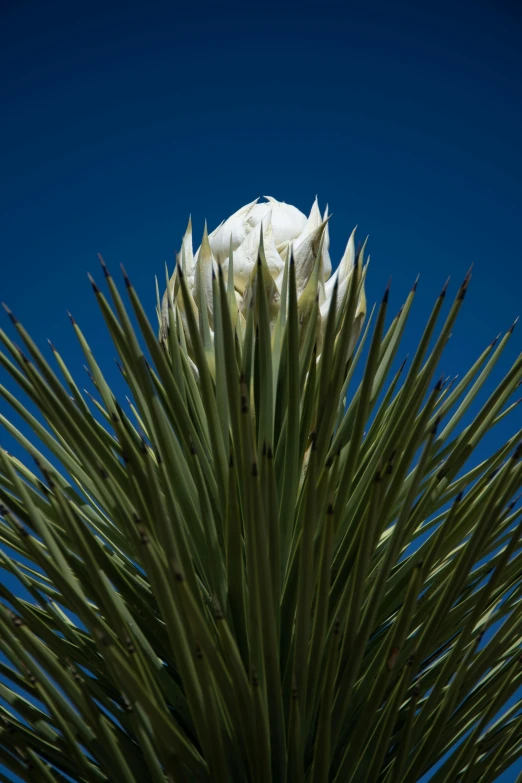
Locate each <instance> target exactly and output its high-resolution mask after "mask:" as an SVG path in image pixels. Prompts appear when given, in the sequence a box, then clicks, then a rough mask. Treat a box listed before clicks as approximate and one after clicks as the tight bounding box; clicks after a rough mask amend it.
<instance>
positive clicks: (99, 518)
mask: <svg viewBox="0 0 522 783" xmlns="http://www.w3.org/2000/svg"><path fill="white" fill-rule="evenodd" d="M104 268H105V267H104ZM218 272H219V273H218V274H217V275H216V276H215V278H214V280H213V297H214V301H213V312H214V342H213V345H209V343H208V340H206V326H205V324H204V323H201V324H198V323H197V321H196V317H195V316H194V315H193V310H192V308H191V307H190V306H189V305H190V294H189V291H188V289H187V286H186V283H185V280H184V277H183V274H182V273H180V274H178V277H177V280H178V285H179V292H180V296H181V298H182V301H183V302H184V305H185V313H186V314H187V324H188V329H189V332H190V337H191V344H192V351H191V353H192V359H190V358H189V356H188V353H187V349H186V341H185V337H184V330H183V328H182V325H181V316H180V314H179V310H178V306H179V305H178V302H179V299H178V297H177V296H176V297H175V298H174V297H171V298H170V301H169V312H168V317H169V328H168V330H167V334H166V335H165V336H164V337H162V338H161V339H158V338H157V336H156V333H155V330H154V329H153V327H152V326H151V325H150V323H149V321H148V320H147V317H146V316H145V314H144V311H143V309H142V306H141V305H140V302H139V300H138V296H137V294H136V292H135V290H134V289H133V287H132V286H131V284H130V283H129V281H128V279H126V283H127V292H128V296H129V300H130V304H131V307H132V311H133V315H132V318H133V319H134V318H135V319H136V321H137V324H138V327H137V328H136V329H134V328H133V326H132V320H131V316H130V315H129V313H130V312H131V311H128V310H127V309H126V307H125V305H124V302H123V300H122V298H121V297H120V294H119V293H118V289H117V287H116V285H115V283H114V281H113V279H112V278H111V277H110V275H109V274H108V273H107V272H106V277H107V284H108V288H109V291H110V295H111V297H112V305H110V304H109V301H108V299H107V298H106V297H105V295H104V294H103V293H102V292H101V291H100V290H99V289H98V288H97V287H96V285H95V284H93V287H94V291H95V294H96V298H97V300H98V303H99V305H100V308H101V312H102V315H103V318H104V319H105V323H106V325H107V327H108V330H109V332H110V335H111V337H112V340H113V341H114V345H115V347H116V350H117V352H118V354H119V357H120V360H121V365H122V370H123V373H124V376H125V379H126V382H127V383H128V386H129V390H130V394H131V396H132V414H129V415H127V413H126V412H124V410H123V409H122V407H121V406H120V404H119V402H118V401H117V399H116V397H115V396H114V394H113V393H112V392H111V389H110V388H109V386H108V384H107V382H106V380H105V378H104V376H103V375H102V372H101V370H100V368H99V366H98V364H97V363H96V361H95V359H94V356H93V355H92V353H91V351H90V349H89V346H88V344H87V342H86V340H85V338H84V336H83V334H82V332H81V330H80V327H79V326H78V325H77V324H76V323H75V322H74V321H73V325H74V330H75V332H76V334H77V337H78V339H79V342H80V345H81V348H82V349H83V352H84V354H85V358H86V360H87V363H88V365H89V370H90V373H91V375H92V379H93V381H94V384H95V387H96V392H97V393H96V397H93V398H92V399H91V404H89V401H88V399H86V397H85V396H84V395H83V394H82V392H81V391H80V389H79V388H78V386H77V385H76V383H75V381H74V380H73V378H72V376H71V374H70V372H69V371H68V369H67V367H66V366H65V364H64V362H63V361H62V359H61V358H60V356H59V354H58V353H57V352H56V350H55V349H53V351H54V358H55V360H56V362H57V365H58V369H59V373H58V374H60V373H61V375H62V376H63V379H62V380H60V379H59V377H58V376H57V375H56V374H55V371H54V370H53V369H52V368H51V366H50V365H49V364H48V362H47V360H46V359H45V358H44V356H43V355H42V354H41V352H40V351H39V349H38V348H37V346H36V344H35V343H34V342H33V341H32V340H31V338H30V337H29V335H28V334H27V333H26V331H25V330H24V328H23V326H22V325H21V324H20V323H19V322H17V321H16V319H14V317H13V318H12V320H13V323H14V325H15V329H16V331H17V333H18V338H19V339H20V340H21V343H23V344H24V346H25V347H24V349H23V351H22V350H21V349H19V348H18V347H16V346H15V345H14V344H13V342H12V341H11V340H10V339H9V337H8V336H7V335H6V334H5V333H3V332H2V333H1V334H0V337H1V340H2V342H3V344H4V346H5V348H6V352H5V353H0V361H1V363H2V365H3V367H4V368H5V369H6V370H7V371H8V372H9V373H10V374H11V375H12V376H13V377H14V379H15V380H16V381H17V382H18V384H19V386H20V390H21V391H23V392H24V393H25V394H26V395H28V397H29V398H30V400H31V401H32V403H34V404H35V405H36V406H37V407H38V408H39V410H40V412H41V414H42V417H43V420H44V421H45V424H42V422H41V420H40V419H37V418H35V417H33V415H32V414H31V413H30V412H29V410H28V409H27V408H26V407H24V404H23V403H22V402H21V401H20V399H18V397H15V396H13V395H12V394H11V393H10V392H9V391H8V390H7V389H6V388H3V387H2V388H1V393H2V395H3V396H4V398H5V399H7V400H8V402H9V403H11V404H12V406H13V408H14V409H15V411H16V412H17V413H18V414H19V415H20V416H21V417H22V418H23V419H24V420H25V422H26V423H27V424H28V425H29V426H30V427H31V428H32V430H33V432H34V435H35V442H32V441H29V440H27V439H26V438H25V437H24V436H23V434H22V433H20V432H19V431H17V430H16V428H15V427H14V425H13V424H12V423H10V422H9V421H8V420H6V419H5V418H2V424H3V425H4V426H5V427H6V428H7V430H8V431H9V432H10V434H11V435H12V436H14V437H15V438H17V439H18V441H19V442H20V443H21V444H22V446H23V447H24V448H25V449H26V450H27V453H28V454H29V455H30V456H31V457H33V458H34V460H35V461H36V464H37V468H36V469H35V472H32V471H31V469H30V468H29V467H27V465H25V464H23V463H22V462H20V461H19V460H17V459H16V458H15V457H13V456H11V455H9V454H8V453H6V452H5V451H2V452H1V455H0V499H1V501H2V509H1V514H2V524H1V527H0V540H1V542H2V543H3V544H4V545H5V546H6V547H7V548H8V549H6V550H4V551H3V552H2V554H1V555H0V556H1V564H2V566H3V568H5V569H7V570H8V571H10V572H11V573H12V574H13V575H14V576H16V577H17V578H18V579H19V580H20V583H21V584H22V585H23V587H24V588H25V590H26V591H27V594H30V598H28V599H25V598H22V597H20V596H19V595H17V594H14V593H13V592H11V591H10V590H9V589H8V588H7V587H5V586H3V587H1V588H0V590H1V598H2V600H1V602H0V649H1V652H2V654H3V656H4V659H3V660H2V661H0V675H1V683H0V697H1V700H2V701H1V705H0V720H1V724H0V762H1V763H2V764H4V765H6V766H7V767H8V768H9V769H10V770H12V771H13V772H14V773H15V774H16V775H18V777H19V778H20V779H22V780H26V781H35V780H36V781H65V780H71V779H73V780H74V781H86V782H88V783H98V781H104V780H108V781H111V782H112V783H115V782H116V781H118V782H119V781H124V783H144V782H145V781H153V782H154V783H165V781H167V780H168V781H176V782H177V783H180V781H208V780H212V781H221V782H222V783H225V781H226V782H227V783H228V782H229V781H248V780H252V781H259V783H261V782H262V783H266V782H267V781H270V780H272V781H274V783H276V782H279V781H289V783H290V781H291V783H299V781H305V780H306V781H309V782H310V783H326V781H335V783H345V782H346V781H348V782H355V781H365V782H366V783H368V782H371V781H383V782H384V783H398V782H399V781H406V782H407V783H413V781H417V780H419V779H420V777H421V776H422V775H423V773H425V772H426V771H427V770H429V769H430V768H431V767H432V766H433V765H434V764H435V763H436V762H437V761H438V760H440V759H442V758H443V757H444V756H445V755H446V754H447V753H448V751H450V750H451V749H454V752H453V754H452V755H450V756H449V758H448V759H447V760H446V761H445V763H444V764H443V766H442V767H441V768H440V769H439V771H438V772H437V773H436V775H435V778H434V780H435V781H436V783H439V781H454V780H460V781H465V783H471V782H472V781H477V780H481V781H493V780H494V779H495V778H496V776H497V775H498V774H499V773H500V772H501V771H502V770H504V769H506V768H507V767H508V766H509V765H510V764H512V762H513V761H514V760H515V759H516V758H517V757H518V756H519V755H520V754H521V753H522V715H521V714H520V705H519V703H517V704H515V705H514V706H511V707H509V708H506V707H505V705H506V702H508V701H509V699H510V697H512V695H513V694H514V693H515V692H516V690H517V688H519V686H521V685H522V667H521V666H520V641H521V638H522V611H521V610H520V601H521V594H522V553H521V551H520V532H521V525H522V523H521V521H520V512H519V511H517V510H515V507H514V504H513V497H514V493H515V492H516V491H517V489H518V488H519V487H520V485H521V481H522V473H521V466H520V463H519V459H518V458H519V456H520V452H519V451H517V442H518V439H519V437H520V433H517V434H515V435H514V436H513V437H512V438H511V439H510V440H509V441H508V442H506V443H505V444H504V445H503V446H502V447H501V448H499V449H498V450H497V451H496V452H495V453H492V454H491V455H490V456H489V457H488V458H487V459H486V460H485V461H483V462H482V463H481V464H478V465H475V464H474V463H472V464H471V466H469V467H466V466H467V465H468V461H469V460H470V457H471V456H472V454H473V452H474V449H475V448H476V446H477V444H478V443H479V442H480V440H481V438H482V437H483V435H484V434H485V433H486V432H487V431H488V430H490V429H491V428H492V427H494V425H495V424H496V423H497V422H498V421H499V420H500V419H503V418H504V417H505V416H507V415H508V414H509V412H510V411H511V410H512V408H513V406H514V404H515V403H513V402H512V400H511V395H512V393H513V391H514V389H515V388H516V386H517V385H518V384H519V383H520V379H521V377H522V356H519V358H518V359H517V360H516V362H515V364H514V365H513V366H512V368H511V369H510V370H509V372H508V373H507V374H506V375H505V377H504V378H503V379H502V380H501V381H500V383H499V384H498V386H497V387H496V388H495V390H494V391H493V392H492V393H491V395H490V396H489V397H488V398H487V399H486V401H485V402H484V404H483V406H482V407H481V409H480V411H479V412H478V413H477V415H476V416H475V417H474V418H472V419H471V421H470V423H468V424H467V425H466V426H465V427H464V426H463V425H462V424H461V421H462V419H463V417H464V416H465V414H466V413H467V412H468V411H469V409H470V406H471V404H472V402H473V401H474V399H475V397H476V395H477V393H478V392H479V390H480V388H481V386H482V385H483V383H484V381H485V380H486V379H487V377H488V374H489V372H490V370H491V369H492V367H493V365H494V364H495V362H496V361H497V359H498V357H499V355H500V353H501V352H502V350H503V348H504V346H505V345H506V342H507V341H508V339H509V337H510V333H511V331H510V332H508V333H507V334H506V335H505V336H504V337H503V338H502V339H501V340H500V342H498V344H496V345H495V344H492V345H490V346H489V347H488V348H487V349H486V350H485V351H484V352H483V354H482V355H481V356H480V357H479V358H478V359H477V360H476V361H475V363H474V364H473V366H472V367H471V369H469V371H468V372H466V373H465V375H464V376H463V377H462V379H461V380H460V381H459V382H458V383H456V384H454V385H453V386H451V385H444V384H441V383H440V382H439V383H435V380H436V377H437V375H436V373H437V370H436V368H437V364H438V362H439V359H440V356H441V353H442V351H443V348H444V346H445V344H446V342H447V339H448V336H449V334H450V331H451V329H452V326H453V324H454V321H455V318H456V317H457V314H458V311H459V309H460V307H461V304H462V300H463V298H464V293H465V290H466V287H467V284H468V278H466V280H465V281H464V283H463V285H462V287H461V288H460V290H459V291H458V294H457V296H456V298H455V301H454V302H453V304H452V305H451V307H450V309H449V314H448V315H447V317H446V319H445V320H443V322H442V324H440V323H439V321H440V318H439V317H440V316H441V309H442V305H443V300H444V292H443V293H442V294H441V296H440V297H439V298H438V299H437V300H436V303H435V306H434V309H433V312H432V313H431V315H430V316H429V319H428V322H427V325H426V328H425V331H424V333H423V334H422V336H421V338H420V341H419V345H418V349H417V351H416V353H415V355H414V357H413V360H412V361H411V364H410V366H409V370H406V369H405V368H404V367H401V368H400V370H399V371H397V372H395V371H394V370H392V367H394V359H395V357H396V353H397V350H398V347H399V343H400V340H401V337H402V335H403V330H404V327H405V324H406V321H407V318H408V314H409V312H410V308H411V305H412V301H413V299H414V295H415V292H414V289H413V290H412V291H411V292H410V294H409V295H408V297H407V299H406V302H405V304H404V306H403V308H402V309H401V311H400V312H399V314H398V315H397V316H396V317H395V318H393V320H391V322H390V323H389V324H388V325H387V322H386V312H387V304H388V294H387V293H386V294H385V296H384V298H383V301H382V303H381V305H380V307H379V308H378V312H377V314H376V316H375V318H374V319H370V323H368V325H367V327H366V329H365V332H364V334H363V335H362V338H361V340H360V342H359V345H358V348H357V351H356V353H355V355H354V356H353V357H351V358H349V359H348V361H346V345H347V344H349V342H350V337H351V332H352V330H353V329H354V328H356V327H355V325H354V319H353V315H354V313H355V308H356V306H357V300H358V296H359V293H360V290H361V286H362V283H363V277H364V273H365V270H364V268H363V264H362V259H361V258H360V257H359V259H358V263H357V264H356V266H355V269H354V273H353V274H352V276H351V281H350V285H349V286H348V290H347V291H346V294H345V296H344V298H343V301H342V302H341V303H340V307H336V304H337V302H336V297H337V292H336V291H334V295H333V297H332V303H331V306H330V311H329V316H328V320H327V323H326V327H325V334H324V341H323V348H322V351H321V354H320V357H319V359H317V355H316V354H317V349H316V335H317V301H313V300H312V302H311V305H310V307H309V308H308V310H307V311H306V312H299V308H298V302H297V296H296V285H295V269H294V265H293V263H292V259H291V258H290V260H289V261H288V262H287V267H286V283H285V293H284V296H283V301H282V304H281V310H280V314H279V315H278V320H277V323H276V325H275V328H274V331H273V334H271V332H270V324H269V317H268V309H267V300H266V292H265V286H264V285H258V286H256V287H254V288H253V295H252V300H251V304H250V307H249V310H248V316H247V320H246V328H245V331H244V334H243V337H242V339H241V340H239V339H238V336H237V334H236V333H235V330H234V324H233V318H232V315H233V305H234V302H232V301H231V300H230V298H229V297H228V296H227V288H226V282H225V280H224V278H223V273H222V271H221V269H219V270H218ZM258 275H259V276H262V264H260V266H259V268H258ZM372 320H373V321H374V324H373V325H372V326H371V321H372ZM210 353H212V356H210ZM363 364H364V368H363V367H362V365H363ZM392 372H393V375H392ZM358 377H360V378H361V380H360V382H356V379H357V378H358ZM36 439H39V440H40V441H41V443H42V444H43V446H44V447H45V450H46V453H49V452H50V453H51V454H52V455H53V457H52V458H51V459H48V458H47V457H46V456H45V455H44V454H43V453H42V452H41V451H40V450H39V449H38V448H37V446H36ZM57 465H59V466H61V467H60V469H59V468H58V467H57ZM498 621H502V622H501V623H500V624H499V626H496V625H495V624H497V622H498ZM490 626H495V627H498V630H496V632H495V633H494V634H491V635H490V634H488V636H487V637H486V638H485V639H482V637H483V634H484V632H485V631H486V629H488V627H490ZM481 640H482V643H481ZM486 640H487V643H485V641H486ZM5 658H7V659H8V661H9V664H6V663H5V662H4V660H5ZM503 707H504V710H503ZM502 710H503V711H502ZM499 714H500V717H498V716H499ZM494 718H496V720H495V722H492V721H493V719H494ZM6 779H7V778H5V776H3V775H1V774H0V780H1V781H4V780H6Z"/></svg>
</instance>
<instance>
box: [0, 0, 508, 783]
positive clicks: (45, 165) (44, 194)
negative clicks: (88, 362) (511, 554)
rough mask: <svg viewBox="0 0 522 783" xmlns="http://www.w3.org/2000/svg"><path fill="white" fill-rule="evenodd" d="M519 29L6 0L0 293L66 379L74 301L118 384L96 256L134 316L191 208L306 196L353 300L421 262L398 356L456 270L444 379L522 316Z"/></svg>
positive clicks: (484, 14) (493, 13)
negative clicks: (353, 261) (461, 298)
mask: <svg viewBox="0 0 522 783" xmlns="http://www.w3.org/2000/svg"><path fill="white" fill-rule="evenodd" d="M429 5H431V8H430V7H429ZM420 6H423V7H420ZM521 40H522V9H521V8H520V6H519V5H518V3H517V2H516V0H513V1H512V2H509V0H498V1H497V2H493V1H491V2H486V1H485V0H482V1H480V0H479V1H477V2H473V3H451V5H450V4H448V5H445V4H444V3H441V2H437V3H432V4H426V3H420V4H418V5H417V4H414V3H402V2H396V3H394V4H393V5H390V4H388V3H386V2H368V3H364V4H363V3H361V4H357V5H355V4H352V3H350V2H346V3H337V4H334V3H330V2H322V3H314V4H312V3H306V4H299V5H298V6H296V7H295V8H292V7H291V6H290V5H288V4H286V3H282V4H281V5H280V6H278V5H276V4H273V5H271V4H270V3H267V2H264V3H262V4H258V5H257V6H256V7H251V6H250V5H249V4H247V3H242V4H241V5H239V4H238V5H237V6H235V5H231V4H217V3H216V4H212V5H211V4H205V3H197V4H196V3H194V4H192V3H186V4H184V5H183V6H182V5H179V6H178V4H176V3H162V2H147V3H145V2H138V3H136V2H125V3H121V4H119V3H114V2H110V0H109V1H108V2H106V3H105V4H103V5H101V4H100V5H97V4H96V3H94V4H93V3H60V2H45V3H43V2H35V3H31V2H27V1H26V0H19V1H18V2H12V0H3V2H2V3H1V6H0V75H1V79H0V106H1V110H2V121H1V123H0V146H1V150H2V156H1V172H0V224H1V225H0V237H1V249H0V273H1V274H0V298H1V299H2V300H4V301H6V302H7V303H8V304H9V305H10V307H11V308H12V309H13V310H14V312H15V313H16V314H17V316H18V318H19V319H20V320H21V321H22V322H23V323H24V325H25V326H26V327H27V328H28V329H29V331H30V332H31V333H32V334H33V335H34V336H35V337H37V338H38V339H39V340H40V341H41V344H42V346H43V347H46V346H45V338H47V337H50V338H51V339H52V340H53V342H54V343H55V344H56V346H57V347H58V348H59V350H60V352H61V354H62V356H63V357H64V359H65V360H66V361H67V363H68V364H69V366H70V368H71V370H72V371H73V373H74V374H75V375H76V376H77V377H78V378H79V380H80V385H84V381H83V379H82V374H83V370H82V365H83V361H82V356H81V354H80V352H79V349H78V347H77V343H76V340H75V338H74V335H73V333H72V330H71V328H70V326H69V322H68V318H67V315H66V310H67V309H69V310H71V311H72V313H73V314H74V316H75V317H76V319H77V320H78V322H79V323H80V325H81V326H82V328H83V329H84V331H85V334H86V336H87V338H88V340H89V341H90V344H91V347H92V348H93V350H94V352H95V353H96V355H97V356H98V358H100V359H101V364H102V367H103V369H104V370H105V371H106V372H107V375H108V376H109V378H110V379H111V380H114V383H115V384H118V383H120V381H119V378H118V371H117V370H116V369H115V368H113V362H112V360H113V356H114V351H113V349H112V347H111V345H110V343H109V342H108V338H107V335H106V332H105V330H104V328H103V326H102V323H101V318H100V316H99V314H98V310H97V306H96V303H95V302H94V297H93V296H92V294H91V290H90V286H89V283H88V281H87V279H86V272H87V271H91V272H93V273H94V274H95V276H96V277H97V278H98V279H100V280H101V277H102V275H101V273H100V271H99V268H98V263H97V260H96V253H97V252H98V251H100V252H101V253H102V254H103V255H104V257H105V259H106V260H107V262H108V264H109V266H110V267H111V269H112V270H113V271H114V272H116V271H117V269H118V265H119V263H120V262H123V263H124V264H125V266H126V268H127V271H128V272H129V275H130V277H131V279H132V280H133V282H134V284H135V286H136V288H137V289H138V290H139V292H140V295H141V297H142V300H143V302H144V303H145V304H146V306H147V309H148V310H149V312H150V313H151V314H152V316H153V313H154V306H155V293H154V275H158V277H159V279H160V281H163V280H164V263H165V261H167V262H168V264H169V268H170V269H172V265H173V259H174V252H175V250H176V249H177V248H179V244H180V240H181V236H182V234H183V231H184V228H185V225H186V221H187V218H188V215H189V213H190V212H191V213H192V216H193V220H194V228H195V232H196V236H197V235H198V233H200V232H202V229H203V220H204V218H207V220H208V222H209V227H210V228H212V227H214V226H215V225H217V224H218V223H219V222H220V221H221V220H222V219H223V218H225V217H226V216H227V215H229V214H230V213H231V212H233V211H235V210H236V209H237V208H238V207H239V206H241V205H242V204H244V203H246V202H249V201H252V200H253V199H254V198H256V197H257V196H261V195H263V194H265V193H266V194H268V195H273V196H275V197H276V198H278V199H280V200H284V201H287V202H290V203H293V204H295V205H296V206H298V207H299V208H300V209H302V210H303V211H305V212H308V210H309V208H310V206H311V204H312V201H313V199H314V197H315V195H316V193H317V194H318V195H319V199H320V203H321V206H322V207H323V208H324V206H325V204H326V202H328V203H329V206H330V210H331V211H332V212H333V218H332V221H331V223H330V232H331V236H332V249H331V254H332V258H333V259H334V261H335V262H337V261H338V259H339V258H340V256H341V254H342V251H343V249H344V244H345V242H346V240H347V238H348V235H349V233H350V231H351V229H352V227H353V226H354V225H355V224H358V226H359V238H364V236H365V235H366V234H369V246H368V247H369V251H370V254H371V257H372V262H371V265H370V270H369V278H368V286H367V295H368V299H369V301H370V302H373V301H375V300H376V299H377V298H379V297H380V295H381V294H382V291H383V290H384V287H385V285H386V281H387V279H388V277H389V276H390V275H392V278H393V279H392V293H391V300H392V302H393V304H394V306H395V305H396V307H397V308H398V307H399V306H400V304H401V303H402V301H403V299H404V297H405V296H406V293H407V291H408V289H409V287H410V286H411V284H412V282H413V280H414V279H415V277H416V275H417V273H418V272H420V275H421V278H420V287H419V292H418V297H417V302H416V305H415V307H414V311H413V314H412V317H411V325H410V331H409V335H410V336H409V337H407V339H406V343H407V345H406V348H405V350H407V349H408V347H409V345H411V346H413V345H414V344H415V337H416V334H417V330H418V329H419V328H421V326H422V325H423V324H424V320H425V318H426V316H427V308H428V307H431V304H432V301H433V299H434V298H435V296H436V295H437V294H438V292H439V289H440V287H441V286H442V284H443V282H444V280H445V279H446V277H447V276H448V275H451V276H452V284H451V288H450V290H451V292H452V293H454V292H455V291H456V288H457V285H458V284H459V283H460V281H461V279H462V278H463V277H464V275H465V273H466V271H467V269H468V267H469V266H470V264H471V263H474V271H473V280H472V284H471V286H470V290H469V294H468V297H467V299H466V303H465V308H464V313H463V314H462V316H461V318H460V320H459V323H458V325H457V327H456V329H455V331H454V334H453V337H452V340H451V341H450V344H449V346H448V350H447V353H446V357H445V359H444V361H443V363H442V365H441V369H442V370H443V371H444V372H445V374H455V373H456V372H462V371H463V370H465V369H467V367H468V366H469V365H470V364H471V362H472V360H473V359H474V358H475V357H476V356H478V355H479V353H480V352H481V351H482V349H483V348H484V347H485V346H486V345H487V343H489V342H490V341H491V339H492V338H493V337H495V335H496V334H497V333H498V332H500V331H502V330H506V329H507V328H509V326H510V324H511V323H512V321H513V319H514V318H515V317H516V316H517V314H518V312H519V310H520V307H521V299H522V297H521V289H522V286H521V282H522V262H521V249H520V233H521V222H522V221H521V216H522V193H521V184H522V154H521V151H520V139H521V138H522V52H521V47H520V41H521ZM7 328H8V327H7ZM408 341H410V343H408ZM520 346H521V340H520V334H517V332H516V331H515V333H514V336H513V339H512V340H511V342H510V344H509V345H508V348H507V349H506V352H505V354H504V356H503V357H502V361H501V365H502V367H501V368H500V370H499V372H500V371H501V370H505V369H506V368H507V367H508V366H509V363H510V362H512V361H513V359H514V358H515V356H516V355H517V354H518V353H519V352H520ZM3 376H4V374H3V373H2V382H5V379H4V377H3ZM85 380H86V381H87V379H85ZM7 385H9V382H7ZM11 388H12V387H11ZM521 407H522V406H521ZM7 410H8V409H7V407H6V406H5V405H4V403H3V402H0V412H2V413H4V414H6V412H7ZM516 417H518V418H517V420H516V421H515V420H514V419H515V418H516ZM520 426H521V416H520V414H519V413H518V411H517V412H515V413H514V415H513V418H512V419H511V420H510V421H509V422H506V423H503V425H502V426H501V427H499V432H498V433H496V434H495V436H494V438H497V437H498V438H502V437H507V435H508V434H511V433H513V432H514V430H515V428H516V427H520ZM1 442H2V443H4V436H3V435H2V436H1ZM6 442H7V441H6ZM486 445H487V444H486ZM9 447H10V448H11V447H12V444H11V443H9ZM514 777H515V775H514V773H513V771H511V772H509V773H506V774H505V775H504V776H503V777H502V780H503V781H506V782H507V781H511V780H514Z"/></svg>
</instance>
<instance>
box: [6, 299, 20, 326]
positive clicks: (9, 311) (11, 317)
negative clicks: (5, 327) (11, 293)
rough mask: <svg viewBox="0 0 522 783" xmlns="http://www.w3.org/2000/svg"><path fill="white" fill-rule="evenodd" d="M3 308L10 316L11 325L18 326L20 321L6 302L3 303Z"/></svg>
mask: <svg viewBox="0 0 522 783" xmlns="http://www.w3.org/2000/svg"><path fill="white" fill-rule="evenodd" d="M2 307H3V308H4V310H5V311H6V313H7V315H8V316H9V319H10V320H11V323H13V324H17V323H18V319H17V318H16V317H15V316H14V314H13V312H12V310H11V309H10V308H9V307H8V306H7V305H6V303H5V302H2Z"/></svg>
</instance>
